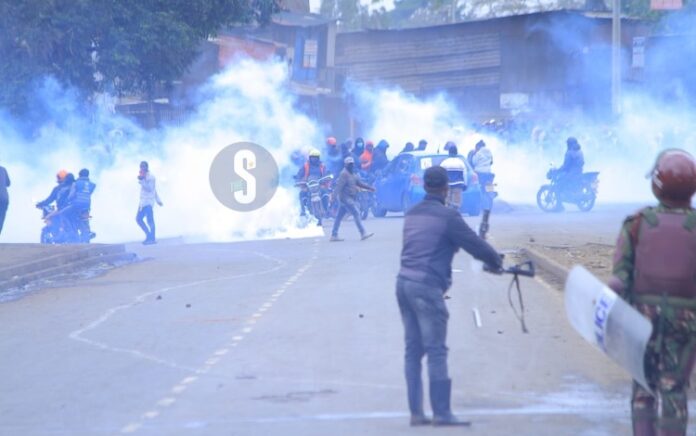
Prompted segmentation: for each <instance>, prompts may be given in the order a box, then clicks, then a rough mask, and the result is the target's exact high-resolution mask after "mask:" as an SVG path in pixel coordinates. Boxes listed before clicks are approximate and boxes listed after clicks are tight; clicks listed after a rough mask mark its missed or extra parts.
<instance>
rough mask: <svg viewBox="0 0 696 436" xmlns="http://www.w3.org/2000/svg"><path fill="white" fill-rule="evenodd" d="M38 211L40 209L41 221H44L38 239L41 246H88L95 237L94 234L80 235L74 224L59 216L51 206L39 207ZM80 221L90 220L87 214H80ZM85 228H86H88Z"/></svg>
mask: <svg viewBox="0 0 696 436" xmlns="http://www.w3.org/2000/svg"><path fill="white" fill-rule="evenodd" d="M39 209H41V213H42V216H41V219H43V221H44V226H43V228H42V229H41V238H40V242H41V243H42V244H78V243H85V244H89V242H90V241H91V240H92V239H93V238H94V236H96V235H95V234H94V233H90V234H89V235H81V234H80V232H79V231H78V226H77V225H76V224H75V223H71V222H70V220H69V219H67V218H66V217H64V216H63V215H60V214H59V213H58V212H57V211H56V208H55V206H53V205H46V206H41V207H39ZM80 219H81V220H87V221H89V220H90V219H91V217H90V215H89V212H84V213H83V214H81V215H80ZM85 227H87V228H88V227H89V226H85Z"/></svg>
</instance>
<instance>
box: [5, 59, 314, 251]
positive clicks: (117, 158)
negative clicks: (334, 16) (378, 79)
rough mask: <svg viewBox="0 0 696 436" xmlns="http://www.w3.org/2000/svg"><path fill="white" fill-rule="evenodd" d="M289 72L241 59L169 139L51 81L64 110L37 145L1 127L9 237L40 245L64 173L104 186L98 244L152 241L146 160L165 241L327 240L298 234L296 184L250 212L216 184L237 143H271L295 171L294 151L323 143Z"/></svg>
mask: <svg viewBox="0 0 696 436" xmlns="http://www.w3.org/2000/svg"><path fill="white" fill-rule="evenodd" d="M286 70H287V67H286V66H285V65H284V64H282V63H273V62H268V63H255V62H252V61H250V60H241V61H239V62H238V63H236V64H234V65H232V66H231V67H230V68H229V69H227V70H226V71H224V72H222V73H220V74H219V75H217V76H215V77H213V78H212V79H211V81H210V82H209V83H208V84H207V86H206V87H205V89H203V91H202V93H201V101H200V105H199V106H198V109H197V110H196V112H195V113H194V114H193V115H192V116H191V117H190V118H189V119H188V120H187V121H185V122H184V123H182V124H181V125H179V126H176V127H168V128H165V129H163V130H160V131H145V130H142V129H140V128H138V127H137V126H135V125H133V124H132V123H131V122H129V121H128V120H126V119H124V118H122V117H119V116H118V115H115V114H113V113H109V112H108V111H99V112H95V113H93V114H89V116H84V115H83V114H81V113H79V111H77V109H76V106H75V105H72V104H71V99H70V95H69V92H64V93H61V92H59V90H58V89H57V88H56V87H55V86H54V84H50V83H49V86H47V87H44V88H45V89H44V91H46V90H48V94H47V95H46V96H44V101H45V102H46V103H52V102H58V104H55V105H51V104H49V106H48V107H49V108H50V114H51V118H50V122H47V123H46V124H45V125H43V127H42V128H41V129H40V130H39V131H38V133H37V134H36V135H35V136H34V137H32V138H30V139H26V138H25V137H23V136H22V135H21V134H20V132H19V128H18V127H17V123H13V121H12V120H11V119H9V118H8V117H5V118H4V119H0V143H2V144H3V148H2V155H1V156H0V162H1V163H2V164H3V165H4V166H5V167H6V168H8V171H9V172H10V177H11V179H12V182H13V184H12V187H11V188H10V196H11V199H10V201H11V204H10V209H9V211H8V218H7V222H6V226H5V230H4V232H3V236H2V239H3V240H5V241H11V242H36V241H38V235H39V231H40V228H41V226H42V222H41V220H40V219H39V218H40V212H39V211H37V210H36V209H34V208H33V204H34V203H35V202H36V201H38V200H41V199H43V198H44V197H46V196H47V195H48V193H49V192H50V190H51V188H52V187H53V183H54V179H55V177H54V175H55V173H56V171H57V170H58V169H60V168H67V169H68V170H70V171H71V172H74V173H77V172H78V171H79V169H80V168H83V167H84V168H89V169H90V170H91V171H92V180H93V181H94V182H95V183H96V184H97V190H96V191H95V193H94V195H93V206H92V215H93V217H94V219H93V221H92V227H93V230H94V231H95V232H97V235H98V236H97V239H96V242H121V241H133V240H138V239H141V238H143V234H142V232H141V231H140V229H139V228H138V227H137V225H136V224H135V221H134V218H135V214H136V212H137V207H138V200H139V185H138V183H137V178H136V176H137V173H138V165H139V162H140V161H142V160H146V161H148V162H149V163H150V168H151V171H152V173H153V174H154V175H155V176H156V177H157V184H158V191H159V193H160V196H161V198H162V200H163V202H164V207H163V208H156V210H155V219H156V222H157V225H158V236H159V237H174V236H186V237H191V238H197V239H203V240H210V241H229V240H244V239H256V238H261V237H270V236H274V237H282V236H289V237H296V236H297V237H299V236H309V235H318V234H321V230H320V229H318V228H314V227H311V228H307V229H304V230H301V229H298V228H296V225H295V223H296V219H297V215H298V213H299V211H298V206H297V192H296V191H295V189H294V188H292V187H288V186H287V185H288V184H287V183H286V186H281V187H280V188H279V190H278V192H277V194H276V196H275V197H274V199H273V200H272V201H271V202H270V203H269V204H267V205H266V206H265V207H264V208H262V209H260V210H257V211H254V212H250V213H240V212H235V211H232V210H229V209H227V208H225V207H224V206H223V205H221V204H220V203H219V202H218V201H217V200H216V199H215V198H214V196H213V194H212V191H211V189H210V186H209V181H208V180H209V179H208V170H209V167H210V164H211V163H212V161H213V158H214V157H215V155H216V154H217V153H218V152H219V151H220V150H221V149H222V148H224V147H225V146H227V145H229V144H231V143H234V142H238V141H251V142H255V143H258V144H260V145H263V146H264V147H266V148H267V149H268V150H269V151H270V152H271V154H273V156H274V158H275V159H276V161H277V163H278V165H279V167H280V168H281V170H283V169H285V170H291V163H290V161H289V156H290V154H291V152H292V150H295V149H298V148H303V149H305V148H308V147H309V146H311V145H312V144H321V139H320V138H321V135H320V131H319V130H318V128H317V126H316V125H315V124H314V122H312V121H311V120H310V119H309V118H307V117H306V116H304V115H302V114H300V113H299V112H297V111H296V110H295V109H294V108H293V104H294V100H293V98H292V97H291V95H290V94H289V93H288V92H287V91H286V90H285V82H286V80H287V77H286ZM56 97H60V98H56Z"/></svg>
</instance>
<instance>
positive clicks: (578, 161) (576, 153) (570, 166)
mask: <svg viewBox="0 0 696 436" xmlns="http://www.w3.org/2000/svg"><path fill="white" fill-rule="evenodd" d="M566 147H567V148H566V153H565V156H564V158H563V165H561V167H560V168H559V169H558V184H559V185H560V186H561V188H562V189H570V190H574V189H577V187H578V186H579V185H580V182H581V179H582V171H583V167H584V166H585V158H584V156H583V154H582V150H581V148H580V144H579V143H578V140H577V139H576V138H575V137H573V136H570V137H568V139H567V140H566Z"/></svg>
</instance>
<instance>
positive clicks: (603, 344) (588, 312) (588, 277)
mask: <svg viewBox="0 0 696 436" xmlns="http://www.w3.org/2000/svg"><path fill="white" fill-rule="evenodd" d="M565 307H566V313H567V315H568V320H569V321H570V324H571V325H572V326H573V328H575V330H577V332H578V333H580V335H581V336H582V337H583V338H585V340H586V341H588V342H589V343H591V344H592V345H594V346H595V347H597V348H599V349H600V350H601V351H602V352H603V353H604V354H606V355H607V356H609V358H611V360H613V361H614V362H616V363H617V364H618V365H619V366H621V367H622V368H623V369H625V370H626V371H628V373H629V374H631V376H632V377H633V379H634V380H636V381H637V382H638V383H640V384H641V385H642V386H643V387H645V388H646V389H648V390H650V391H652V390H651V389H650V386H648V383H647V381H646V378H645V365H644V361H645V348H646V346H647V344H648V340H649V339H650V335H651V334H652V324H651V322H650V320H649V319H647V318H646V317H644V316H643V315H642V314H640V313H639V312H638V311H637V310H636V309H634V308H633V307H631V306H630V305H629V304H628V303H626V302H625V301H624V300H622V299H621V298H620V297H619V296H618V295H617V294H616V293H615V292H614V291H612V290H611V289H610V288H609V287H608V286H606V285H605V284H604V283H602V282H601V281H600V280H599V279H597V278H596V277H595V276H593V275H592V274H591V273H590V272H589V271H587V270H586V269H585V268H583V267H581V266H575V267H574V268H573V269H572V270H571V271H570V274H569V275H568V279H567V281H566V285H565Z"/></svg>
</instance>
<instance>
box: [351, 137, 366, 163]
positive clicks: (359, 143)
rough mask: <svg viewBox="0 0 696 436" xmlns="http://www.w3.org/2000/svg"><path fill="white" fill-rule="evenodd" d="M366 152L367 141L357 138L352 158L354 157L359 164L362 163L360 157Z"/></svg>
mask: <svg viewBox="0 0 696 436" xmlns="http://www.w3.org/2000/svg"><path fill="white" fill-rule="evenodd" d="M364 152H365V141H364V140H363V139H362V138H357V139H356V140H355V144H353V151H352V152H351V156H353V160H354V161H355V162H357V163H360V156H362V154H363V153H364Z"/></svg>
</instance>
